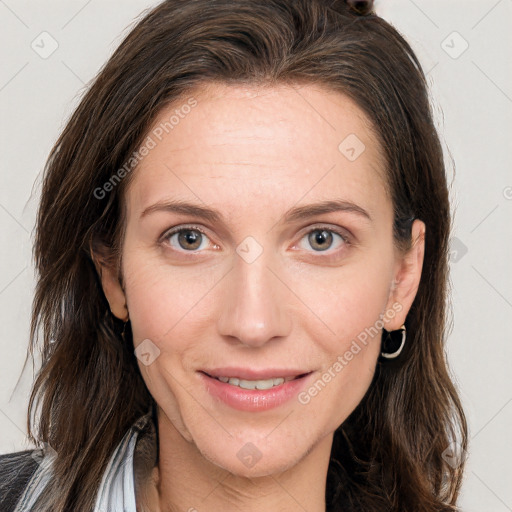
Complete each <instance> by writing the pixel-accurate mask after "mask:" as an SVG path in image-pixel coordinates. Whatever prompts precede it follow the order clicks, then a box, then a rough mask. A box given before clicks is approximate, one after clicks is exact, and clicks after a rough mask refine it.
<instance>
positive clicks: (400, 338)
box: [380, 324, 407, 359]
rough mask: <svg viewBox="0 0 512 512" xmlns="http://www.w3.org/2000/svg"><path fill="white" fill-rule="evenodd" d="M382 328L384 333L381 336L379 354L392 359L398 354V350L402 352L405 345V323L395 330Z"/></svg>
mask: <svg viewBox="0 0 512 512" xmlns="http://www.w3.org/2000/svg"><path fill="white" fill-rule="evenodd" d="M383 330H384V332H385V333H386V335H385V336H383V337H382V346H381V353H380V355H381V356H382V357H385V358H386V359H394V358H395V357H398V356H399V355H400V352H402V349H403V348H404V345H405V338H406V337H407V332H406V328H405V324H404V325H402V327H400V329H396V330H395V331H386V329H383Z"/></svg>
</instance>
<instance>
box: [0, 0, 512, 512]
mask: <svg viewBox="0 0 512 512" xmlns="http://www.w3.org/2000/svg"><path fill="white" fill-rule="evenodd" d="M154 5H156V2H151V1H149V0H146V1H144V0H124V1H120V0H117V1H114V0H110V1H105V0H102V1H100V0H72V1H71V0H66V1H56V0H51V1H46V2H28V1H21V0H0V53H1V58H2V60H1V62H2V65H1V68H0V109H1V111H0V123H1V125H0V126H1V137H0V161H1V178H0V232H1V236H2V243H1V245H0V315H1V316H0V325H1V328H0V332H1V336H0V351H1V356H0V371H1V375H2V378H1V386H0V434H1V435H0V453H7V452H12V451H17V450H22V449H28V448H32V446H31V445H30V444H29V443H28V441H27V440H26V437H25V436H26V408H27V403H28V396H29V392H30V387H31V384H32V379H33V369H32V364H31V363H30V362H29V364H28V365H27V368H26V370H25V372H24V373H23V374H21V371H22V367H23V363H24V361H25V355H26V350H27V344H28V333H29V320H30V309H31V301H32V296H33V287H34V273H33V266H32V261H31V243H32V230H33V226H34V219H35V211H36V207H37V202H38V198H39V178H40V173H41V170H42V168H43V166H44V163H45V160H46V157H47V155H48V152H49V150H50V148H51V147H52V145H53V143H54V142H55V140H56V138H57V136H58V134H59V132H60V131H61V129H62V128H63V126H64V124H65V122H66V120H67V118H68V116H69V115H70V113H71V112H72V110H73V108H74V107H75V106H76V105H77V103H78V101H79V98H80V95H81V94H82V93H83V91H84V88H85V87H86V86H87V84H88V83H89V82H90V81H91V80H92V79H93V77H94V76H95V74H96V73H97V72H98V70H99V69H100V67H101V66H102V65H103V64H104V63H105V61H106V60H107V58H108V57H109V56H110V54H111V53H112V51H113V50H114V49H115V47H116V46H117V45H118V44H119V43H120V42H121V39H122V37H123V36H124V35H126V33H127V31H128V28H129V26H131V24H132V23H133V21H134V20H135V18H136V17H137V16H138V15H139V14H140V13H141V12H142V11H143V10H144V9H146V8H148V7H152V6H154ZM376 10H377V13H378V14H380V15H381V16H383V17H384V18H385V19H387V20H388V21H390V22H391V23H393V24H394V25H395V26H396V27H397V28H398V30H399V31H400V32H401V33H402V34H403V35H404V36H405V37H406V38H407V39H408V41H409V42H410V43H411V45H412V46H413V48H414V49H415V51H416V52H417V54H418V56H419V58H420V60H421V62H422V64H423V66H424V69H425V70H426V72H427V73H428V75H427V76H428V79H429V83H430V87H431V95H432V102H433V105H434V109H435V112H436V118H437V124H438V129H439V132H440V135H441V138H442V140H443V144H444V145H445V151H446V161H447V164H448V178H449V181H450V182H451V183H452V185H451V199H452V205H453V209H454V211H455V229H454V231H453V233H452V256H451V298H452V299H451V300H452V315H453V329H452V331H451V334H450V336H449V339H448V344H447V353H448V357H449V361H450V367H451V371H452V373H453V376H454V379H455V380H456V383H457V386H458V388H459V390H460V393H461V397H462V400H463V404H464V406H465V410H466V414H467V417H468V420H469V426H470V447H469V454H468V455H469V459H468V465H467V471H466V477H465V483H464V486H463V490H462V498H461V502H460V503H461V506H462V509H463V510H465V511H467V512H481V511H485V512H506V511H512V486H511V485H510V483H511V482H512V469H511V466H512V464H511V458H512V443H511V442H510V431H511V426H512V403H511V402H512V380H511V377H510V368H511V360H512V326H511V320H512V269H511V261H512V237H511V233H512V230H511V228H510V225H511V220H512V172H511V152H512V151H511V145H512V128H511V127H512V67H511V61H512V53H511V48H512V31H511V30H510V27H511V26H512V0H499V1H498V0H464V1H463V0H449V1H448V0H414V1H413V0H380V1H379V0H377V2H376ZM36 368H37V361H36ZM18 379H19V380H18ZM17 383H18V385H17V386H16V384H17Z"/></svg>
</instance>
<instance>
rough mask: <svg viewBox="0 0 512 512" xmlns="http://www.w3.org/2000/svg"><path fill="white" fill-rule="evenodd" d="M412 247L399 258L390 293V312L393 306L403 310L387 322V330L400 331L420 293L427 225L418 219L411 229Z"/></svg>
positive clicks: (388, 306)
mask: <svg viewBox="0 0 512 512" xmlns="http://www.w3.org/2000/svg"><path fill="white" fill-rule="evenodd" d="M411 238H412V247H411V248H410V249H409V250H408V251H407V252H406V253H404V254H401V255H400V256H398V259H397V265H396V270H395V277H394V280H393V284H392V286H391V290H390V292H389V299H388V305H387V308H388V310H390V309H394V310H395V311H396V309H395V308H392V305H393V304H396V303H398V304H400V305H401V306H402V308H401V309H400V311H399V312H398V311H397V313H396V315H395V317H394V318H393V319H392V320H390V321H389V322H387V326H386V330H387V331H393V330H395V329H400V327H401V326H402V324H403V323H404V322H405V318H406V317H407V314H408V313H409V310H410V309H411V306H412V303H413V302H414V298H415V297H416V293H417V291H418V287H419V284H420V279H421V271H422V268H423V258H424V255H425V223H424V222H422V221H421V220H419V219H416V220H415V221H414V223H413V225H412V228H411Z"/></svg>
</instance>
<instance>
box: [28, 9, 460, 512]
mask: <svg viewBox="0 0 512 512" xmlns="http://www.w3.org/2000/svg"><path fill="white" fill-rule="evenodd" d="M213 82H220V83H225V84H251V85H269V86H272V85H277V84H289V85H292V86H293V85H295V84H318V85H321V86H324V87H327V88H328V89H329V90H332V91H338V92H340V93H341V94H344V95H346V96H348V97H349V98H351V99H352V100H353V101H354V102H355V103H356V104H357V105H358V106H359V107H360V108H361V109H362V110H363V111H364V112H365V113H366V114H367V116H368V118H369V119H370V120H371V123H372V126H373V128H374V130H375V132H376V133H377V135H378V137H379V140H380V143H381V147H382V151H383V153H384V155H385V159H386V163H387V169H386V183H387V187H388V191H389V193H390V197H391V199H392V203H393V208H394V238H395V242H396V244H397V246H398V247H403V248H407V247H410V243H411V229H410V228H411V222H410V221H411V218H418V219H421V220H422V221H423V222H424V223H425V225H426V238H425V257H424V264H423V270H422V276H421V282H420V285H419V289H418V291H417V295H416V297H415V300H414V302H413V304H412V307H411V309H410V312H409V314H408V317H407V321H406V325H407V332H408V342H407V344H406V346H405V349H404V350H403V352H402V354H401V356H400V357H399V358H397V359H395V360H393V361H387V362H384V361H380V360H379V361H378V363H377V368H376V372H375V374H374V378H373V381H372V383H371V385H370V387H369V389H368V391H367V393H366V394H365V396H364V398H363V400H362V401H361V402H360V404H359V405H358V406H357V408H356V409H355V410H354V411H353V413H352V414H351V415H350V416H349V417H348V418H347V419H346V421H345V422H344V423H343V424H342V425H341V426H340V427H339V428H338V429H337V430H336V432H335V435H334V442H333V446H332V452H331V460H330V465H329V472H328V478H327V491H326V502H327V505H328V510H329V511H330V512H334V511H344V512H349V511H361V510H364V511H370V510H371V511H372V512H375V511H377V512H379V511H386V512H389V511H396V512H398V511H399V512H404V511H414V512H434V511H435V512H439V511H452V510H457V508H456V501H457V497H458V493H459V489H460V485H461V482H462V476H463V468H464V461H463V460H462V461H461V463H460V465H458V466H456V467H453V466H452V465H451V464H450V463H448V462H449V461H448V462H447V461H446V460H445V458H446V457H444V456H443V454H444V453H445V450H446V449H447V448H448V447H449V446H450V443H452V442H455V441H457V442H458V443H459V445H460V446H461V448H462V449H463V450H465V449H466V445H467V425H466V419H465V415H464V411H463V408H462V406H461V403H460V400H459V397H458V394H457V390H456V387H455V385H454V382H453V380H452V378H451V376H450V372H449V369H448V364H447V360H446V356H445V352H444V345H445V341H446V338H447V331H448V329H447V323H448V322H447V306H448V293H447V292H448V239H449V233H450V230H451V222H452V220H451V214H450V204H449V192H448V186H447V182H446V175H445V174H446V173H445V167H444V161H443V152H442V147H441V144H440V141H439V137H438V134H437V132H436V129H435V126H434V123H433V116H432V111H431V106H430V101H429V94H428V87H427V83H426V80H425V75H424V73H423V71H422V68H421V65H420V63H419V62H418V60H417V58H416V56H415V54H414V52H413V50H412V49H411V47H410V46H409V44H408V43H407V42H406V41H405V40H404V38H403V37H402V36H401V35H400V34H399V32H398V31H397V30H396V29H394V28H393V27H392V26H391V25H390V24H389V23H387V22H386V21H384V20H383V19H382V18H380V17H379V16H377V15H376V14H375V13H374V12H373V11H372V9H371V5H368V3H367V2H366V3H365V2H360V1H356V2H350V5H349V3H347V2H344V1H342V0H330V1H329V0H236V1H235V0H167V1H164V2H162V3H161V4H159V5H158V6H156V7H155V8H153V9H152V10H150V11H148V12H146V13H144V15H143V17H142V18H141V19H140V20H138V21H137V23H136V24H135V25H134V27H132V29H131V31H130V32H129V34H128V35H127V36H126V38H125V39H124V41H123V42H122V43H121V44H120V46H119V47H118V48H117V50H116V51H115V52H114V53H113V55H112V56H111V58H110V59H109V60H108V61H107V63H106V64H105V65H104V67H103V68H102V69H101V70H100V72H99V73H98V75H97V76H96V77H95V79H94V80H93V81H92V83H91V85H90V86H89V88H88V90H87V92H86V93H85V94H84V96H83V98H82V99H81V101H80V103H79V105H78V107H77V108H76V110H75V111H74V113H73V114H72V115H71V117H70V119H69V120H68V122H67V124H66V126H65V128H64V130H63V132H62V133H61V135H60V137H59V138H58V140H57V142H56V143H55V145H54V147H53V149H52V151H51V153H50V155H49V158H48V161H47V163H46V167H45V172H44V177H43V182H42V194H41V200H40V206H39V210H38V216H37V223H36V235H35V241H34V259H35V265H36V270H37V286H36V291H35V296H34V302H33V312H32V323H31V332H30V345H29V352H30V354H32V355H33V354H34V351H35V349H36V347H38V346H39V347H40V351H41V354H42V366H41V369H40V371H39V372H38V374H37V377H36V380H35V382H34V385H33V389H32V392H31V396H30V402H29V408H28V418H27V424H28V431H29V438H30V440H31V441H33V442H34V443H36V444H40V443H43V442H44V443H48V444H49V445H50V446H52V447H53V448H54V449H55V450H56V452H57V454H58V456H57V458H56V460H55V466H54V475H55V477H54V479H52V480H51V481H50V482H49V484H48V485H47V487H46V489H45V491H44V492H43V494H42V495H41V496H40V500H39V502H38V504H37V506H36V509H37V510H38V511H42V512H50V511H51V512H65V511H68V510H73V511H77V512H90V511H91V510H92V509H93V505H94V502H95V497H96V492H97V490H98V487H99V484H100V480H101V475H102V473H103V472H104V470H105V468H106V465H107V463H108V460H109V458H110V456H111V454H112V452H113V450H114V448H115V447H116V445H117V444H118V443H119V442H120V440H121V439H122V437H123V435H124V434H125V432H126V431H127V429H128V428H129V427H130V426H131V425H132V424H133V423H134V421H135V420H136V419H137V418H139V417H140V416H141V415H143V414H145V413H146V412H147V410H148V407H149V406H150V405H151V404H154V401H153V398H152V396H151V395H150V393H149V391H148V389H147V387H146V385H145V383H144V380H143V379H142V376H141V374H140V371H139V368H138V365H137V361H136V358H135V355H134V350H133V348H134V347H133V343H132V339H131V335H130V333H129V332H128V333H127V336H126V340H125V341H123V339H122V337H121V336H120V329H119V328H120V324H119V321H118V320H117V319H116V318H115V317H114V316H113V315H112V313H111V312H110V309H109V305H108V302H107V300H106V298H105V296H104V294H103V290H102V286H101V281H100V279H99V277H98V275H97V272H96V269H95V266H94V263H93V260H92V258H91V251H95V252H96V253H99V254H101V255H102V257H104V258H106V259H109V260H110V259H111V260H112V261H114V262H119V258H120V248H121V246H122V245H121V241H122V236H123V225H124V224H123V223H124V220H123V219H124V218H123V191H124V190H125V189H126V187H127V185H128V183H130V180H131V177H132V176H133V173H134V172H137V171H136V167H135V168H134V169H133V170H128V171H127V170H126V167H125V166H126V163H127V162H128V161H129V160H130V158H131V156H132V155H133V153H134V151H136V150H137V148H139V147H140V145H141V144H142V142H143V141H144V139H145V137H146V136H147V134H148V130H149V129H150V128H151V126H152V123H153V122H154V120H155V118H156V116H157V115H158V114H159V112H161V111H162V109H163V108H165V107H167V106H169V105H170V104H177V102H178V101H180V100H182V99H183V98H186V97H187V95H189V94H191V91H194V90H196V89H197V88H198V87H201V86H202V85H205V84H208V83H213ZM121 169H125V171H124V172H123V173H120V170H121ZM120 174H122V179H118V180H117V181H116V182H115V184H114V183H113V179H114V177H115V176H117V177H118V178H119V177H120ZM107 182H110V183H111V184H112V186H111V187H109V190H108V193H105V190H106V188H105V183H107ZM114 185H115V186H114ZM98 190H102V191H103V192H101V193H99V192H98ZM36 417H38V418H39V422H38V424H37V425H36V424H35V418H36Z"/></svg>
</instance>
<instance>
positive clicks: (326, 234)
mask: <svg viewBox="0 0 512 512" xmlns="http://www.w3.org/2000/svg"><path fill="white" fill-rule="evenodd" d="M308 241H309V243H310V245H311V247H313V249H317V250H319V251H326V250H327V249H329V248H330V247H331V245H332V241H333V236H332V232H330V231H327V230H325V229H322V230H320V229H315V230H314V231H311V233H309V235H308Z"/></svg>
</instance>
